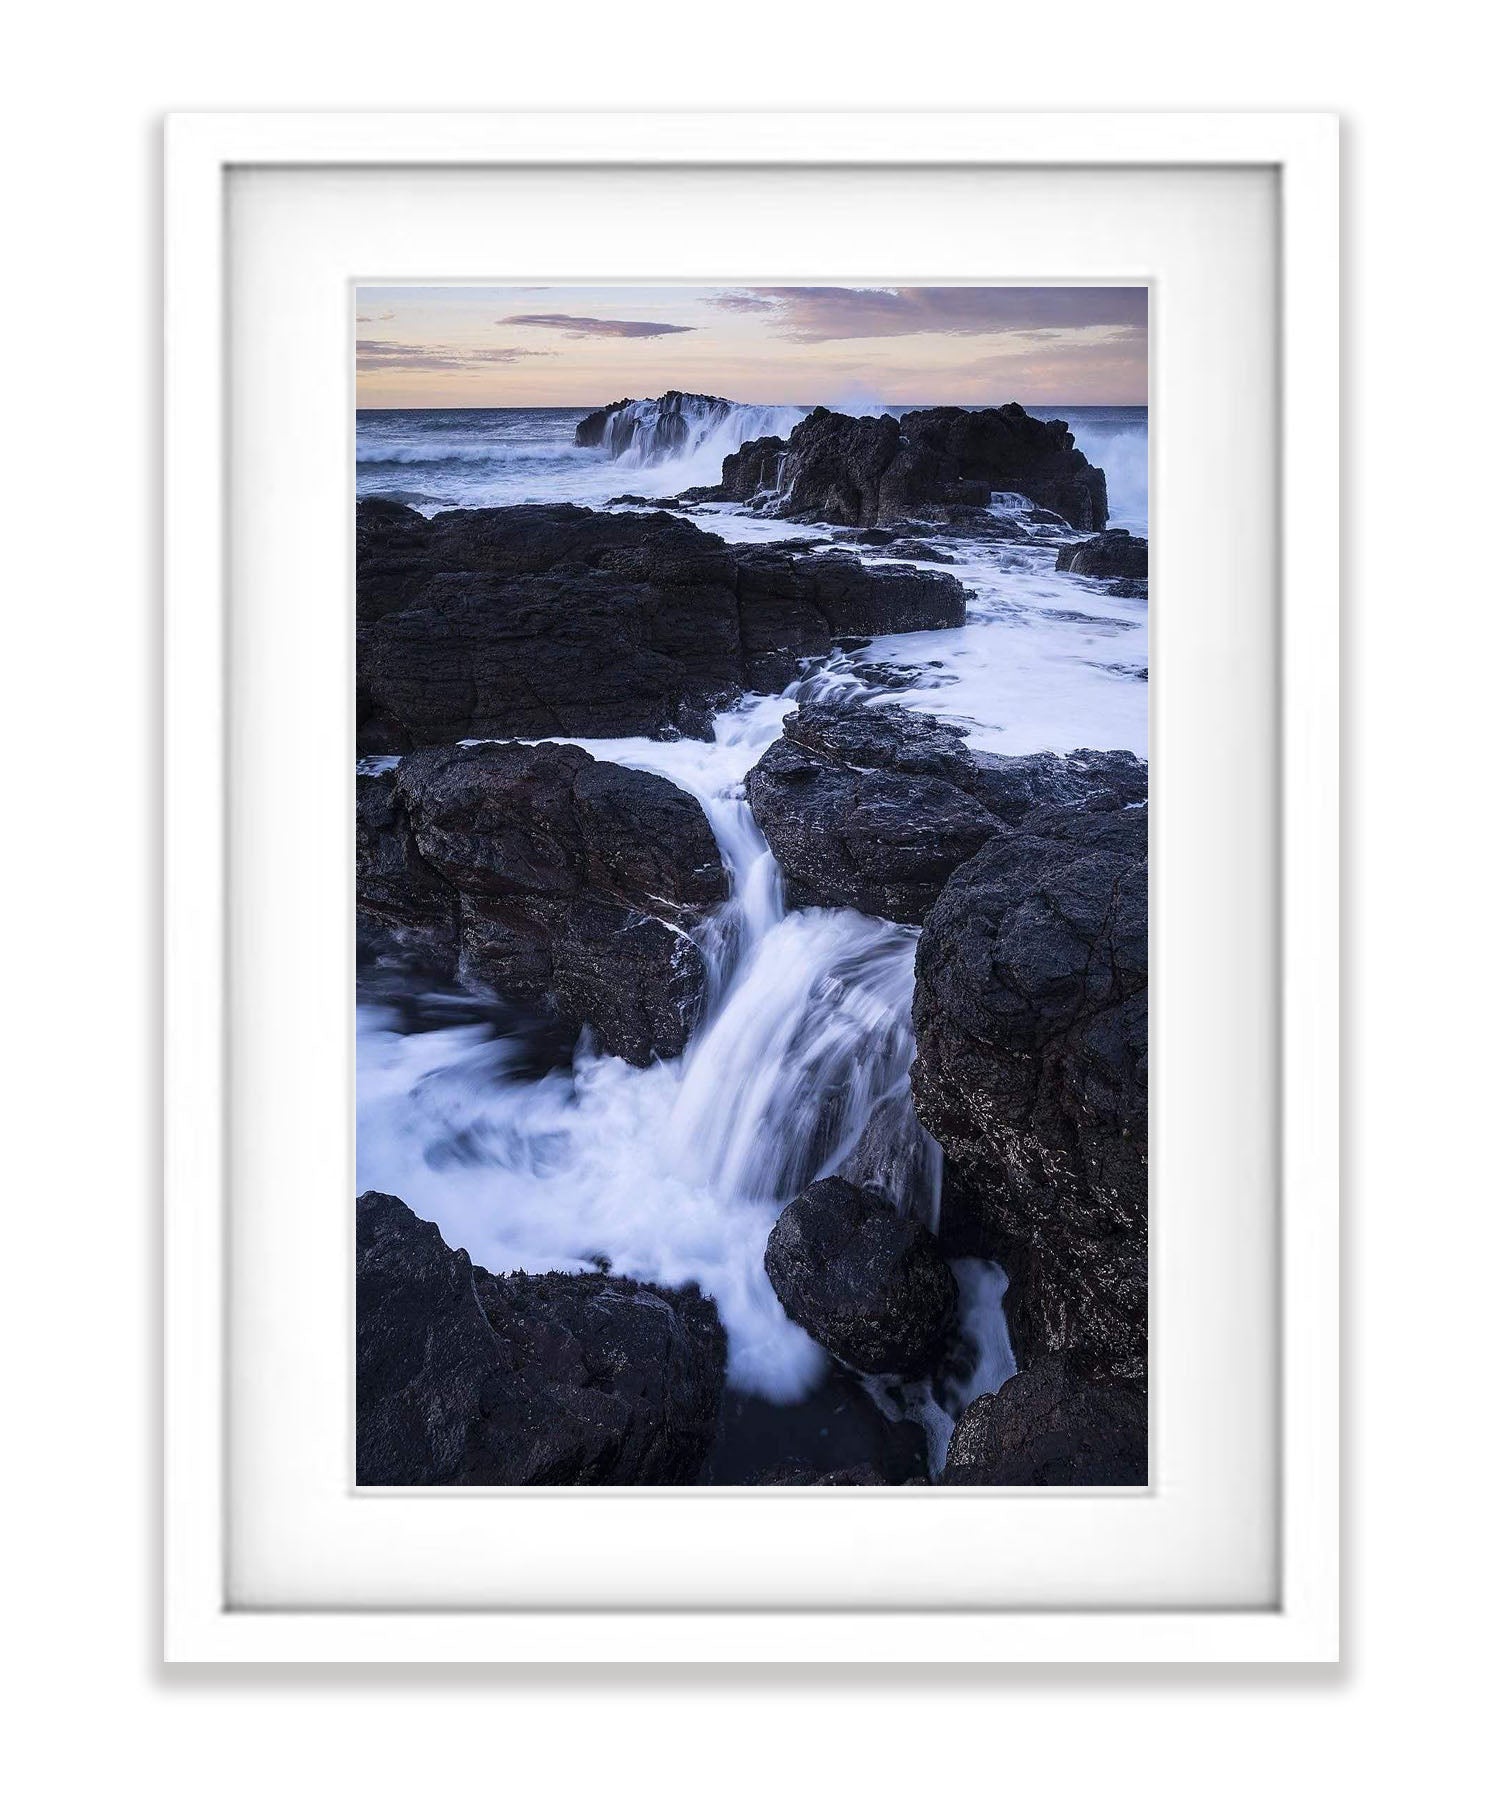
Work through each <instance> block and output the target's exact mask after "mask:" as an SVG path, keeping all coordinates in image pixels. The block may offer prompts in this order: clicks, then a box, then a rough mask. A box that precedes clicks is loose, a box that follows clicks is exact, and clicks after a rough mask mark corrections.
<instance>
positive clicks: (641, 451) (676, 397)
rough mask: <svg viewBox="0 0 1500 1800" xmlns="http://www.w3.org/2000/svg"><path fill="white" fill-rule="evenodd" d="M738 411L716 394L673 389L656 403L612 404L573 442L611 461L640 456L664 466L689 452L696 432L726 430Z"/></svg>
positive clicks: (583, 422)
mask: <svg viewBox="0 0 1500 1800" xmlns="http://www.w3.org/2000/svg"><path fill="white" fill-rule="evenodd" d="M734 410H735V405H734V402H733V401H732V400H724V399H721V398H720V396H719V395H717V394H684V393H683V392H681V390H680V389H677V388H668V390H667V391H666V393H664V394H660V395H658V396H657V397H656V398H655V399H654V400H651V399H646V400H612V401H611V402H610V403H609V405H608V406H605V407H601V408H600V409H599V411H598V412H593V413H590V414H589V415H588V417H587V418H584V419H580V420H579V422H578V424H577V425H576V426H575V427H574V428H573V442H574V443H575V444H578V445H580V446H581V447H583V448H584V449H596V448H597V449H603V450H605V451H607V452H608V454H609V455H610V456H612V457H621V456H624V455H625V453H626V452H627V451H635V452H636V453H637V456H638V457H639V460H640V461H641V462H645V463H655V462H664V461H665V460H666V459H667V458H668V457H670V456H675V455H676V454H677V453H678V451H680V450H682V449H683V448H685V446H686V445H687V444H688V442H689V441H690V440H691V438H692V435H693V432H694V431H695V430H708V429H711V428H712V427H713V426H714V425H716V424H721V423H722V422H723V421H724V420H725V419H727V418H728V417H729V415H730V414H731V413H732V412H733V411H734Z"/></svg>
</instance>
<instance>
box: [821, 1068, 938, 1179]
mask: <svg viewBox="0 0 1500 1800" xmlns="http://www.w3.org/2000/svg"><path fill="white" fill-rule="evenodd" d="M942 1169H943V1153H942V1151H941V1150H940V1149H939V1148H938V1145H937V1141H936V1139H935V1138H934V1137H933V1136H932V1133H931V1132H930V1131H928V1129H927V1127H926V1126H925V1125H924V1124H923V1123H922V1121H921V1120H920V1119H919V1118H918V1117H917V1112H916V1108H915V1107H914V1106H913V1105H912V1101H911V1091H910V1089H909V1088H905V1087H903V1088H902V1089H901V1091H900V1092H899V1093H895V1094H887V1095H886V1097H885V1098H884V1099H883V1100H881V1101H880V1102H878V1104H877V1105H876V1106H875V1107H874V1109H873V1110H872V1111H871V1113H870V1116H869V1118H868V1119H867V1120H866V1122H865V1128H864V1130H863V1131H861V1132H860V1134H859V1137H858V1138H857V1139H856V1140H855V1144H854V1148H853V1149H852V1150H851V1151H850V1152H849V1154H848V1155H847V1156H846V1157H845V1158H844V1160H843V1161H842V1162H841V1163H840V1164H839V1166H838V1168H837V1169H836V1170H835V1171H834V1172H835V1174H837V1175H839V1176H840V1177H841V1178H842V1179H843V1180H845V1181H847V1182H850V1183H852V1184H853V1185H854V1186H855V1187H858V1188H869V1189H873V1190H874V1192H876V1193H878V1194H883V1195H884V1196H885V1198H886V1199H887V1200H889V1201H890V1202H891V1204H892V1205H893V1206H899V1205H903V1204H910V1203H912V1202H914V1201H916V1200H917V1199H918V1198H919V1197H922V1196H929V1195H930V1196H936V1194H937V1193H938V1191H939V1186H940V1182H941V1179H942Z"/></svg>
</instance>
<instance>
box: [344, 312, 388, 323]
mask: <svg viewBox="0 0 1500 1800" xmlns="http://www.w3.org/2000/svg"><path fill="white" fill-rule="evenodd" d="M395 316H396V315H395V313H393V312H382V313H356V314H355V315H354V323H355V324H356V325H383V324H384V323H385V321H386V320H387V319H394V318H395Z"/></svg>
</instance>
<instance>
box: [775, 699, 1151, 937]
mask: <svg viewBox="0 0 1500 1800" xmlns="http://www.w3.org/2000/svg"><path fill="white" fill-rule="evenodd" d="M782 730H783V735H782V736H781V737H780V738H779V739H778V740H777V742H776V743H774V744H773V745H772V746H771V747H770V749H769V750H767V751H766V753H765V754H764V755H763V756H762V757H761V759H760V761H759V762H758V763H757V764H756V766H755V767H754V768H753V769H752V770H751V771H750V774H749V777H748V778H747V782H746V792H747V794H748V796H749V800H750V809H751V811H752V812H753V813H754V815H755V820H756V823H757V824H758V825H759V826H760V828H761V830H762V831H763V832H764V833H765V835H766V840H767V842H768V843H769V844H770V846H771V848H772V850H773V851H774V852H775V855H776V860H777V861H778V863H780V865H781V867H782V871H783V873H784V875H785V877H786V882H787V894H788V898H789V899H790V900H791V902H792V903H793V904H794V905H814V906H854V907H858V908H859V909H860V911H862V912H868V913H875V914H877V915H879V916H880V917H882V918H887V919H895V920H898V921H901V922H903V923H906V924H920V923H921V921H922V920H923V919H924V918H925V917H926V916H927V913H928V910H929V909H930V908H931V906H932V904H933V902H934V901H935V900H936V899H937V897H938V894H939V893H940V892H941V890H942V887H943V883H944V882H945V881H947V879H948V877H949V876H950V875H951V874H952V873H953V871H954V870H955V869H957V868H958V867H959V865H960V864H961V863H964V862H966V861H967V860H968V859H969V858H970V857H971V856H973V855H974V853H975V852H976V851H977V850H978V849H979V848H980V846H981V845H982V844H984V843H986V842H987V841H988V840H989V839H990V838H991V837H993V836H994V835H995V833H996V832H997V831H1001V830H1003V829H1004V828H1005V827H1006V826H1015V825H1019V824H1021V823H1022V822H1023V821H1024V820H1025V817H1026V815H1027V814H1028V813H1029V812H1031V811H1032V810H1033V809H1035V808H1037V807H1039V806H1050V805H1059V804H1068V803H1071V804H1082V805H1087V806H1089V807H1093V808H1099V809H1105V808H1111V807H1119V806H1121V805H1124V804H1126V803H1127V802H1129V801H1133V800H1140V799H1144V797H1145V793H1146V767H1145V764H1144V763H1142V762H1140V761H1139V760H1138V759H1137V758H1136V757H1134V756H1131V755H1130V754H1129V753H1128V752H1126V751H1093V750H1079V751H1075V752H1074V753H1073V754H1072V755H1071V756H1067V757H1058V756H1052V755H1050V754H1045V753H1043V754H1039V755H1034V756H991V755H987V754H984V753H981V752H974V751H971V750H970V749H969V747H968V745H967V744H966V743H965V742H964V739H963V734H962V732H961V731H960V730H959V728H958V727H957V726H955V725H949V724H947V723H945V722H943V721H940V720H937V719H933V718H929V717H928V716H927V715H926V714H923V713H919V712H913V711H911V710H910V709H908V708H906V707H904V706H869V705H862V704H860V703H858V702H850V701H815V702H810V703H808V704H806V705H803V706H801V707H799V708H798V710H797V711H796V712H794V713H792V714H790V715H789V716H788V718H787V720H786V722H785V724H784V726H783V728H782Z"/></svg>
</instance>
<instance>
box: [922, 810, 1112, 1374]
mask: <svg viewBox="0 0 1500 1800" xmlns="http://www.w3.org/2000/svg"><path fill="white" fill-rule="evenodd" d="M1024 827H1025V828H1024V830H1011V831H1007V832H1004V833H1000V834H997V835H996V836H995V837H993V838H992V839H991V840H990V841H989V842H988V843H987V844H986V845H985V846H984V848H983V849H982V850H980V851H979V853H978V854H977V855H976V856H974V857H973V858H972V859H971V860H970V861H969V862H967V863H965V864H964V866H963V867H962V868H961V869H959V870H958V871H956V873H955V874H954V875H953V876H952V877H951V879H950V880H949V881H948V883H947V885H946V886H945V888H944V889H943V892H942V895H941V896H940V898H939V899H938V901H937V904H936V905H935V906H934V907H933V908H932V911H931V913H930V914H929V916H928V919H927V924H926V927H925V929H924V930H923V933H922V937H921V940H920V942H919V944H918V947H917V965H916V970H917V980H916V992H915V997H914V1002H913V1013H912V1016H913V1025H914V1029H915V1033H916V1039H917V1055H916V1060H915V1062H914V1064H913V1068H912V1092H913V1096H914V1098H915V1101H916V1106H917V1111H918V1113H919V1114H920V1116H921V1118H922V1121H923V1123H924V1124H925V1125H926V1127H927V1129H928V1130H929V1131H930V1132H931V1133H932V1134H933V1136H934V1137H935V1138H936V1139H937V1141H938V1142H939V1143H940V1144H941V1145H942V1147H943V1151H944V1155H945V1173H944V1228H945V1235H947V1234H948V1233H949V1232H950V1231H953V1232H959V1231H961V1232H962V1233H963V1235H964V1237H965V1239H966V1240H967V1242H966V1244H965V1248H967V1249H969V1250H970V1251H977V1252H978V1253H980V1254H984V1255H987V1256H991V1257H993V1258H995V1259H996V1260H997V1261H999V1262H1000V1263H1001V1265H1002V1266H1003V1267H1004V1268H1005V1270H1006V1272H1007V1274H1008V1275H1009V1277H1010V1287H1009V1290H1008V1292H1007V1295H1006V1314H1007V1318H1008V1321H1009V1325H1010V1333H1011V1341H1012V1343H1013V1345H1014V1346H1015V1350H1016V1354H1017V1359H1018V1362H1019V1363H1020V1364H1021V1366H1022V1367H1023V1368H1024V1367H1027V1366H1030V1365H1031V1364H1032V1363H1034V1362H1035V1361H1037V1360H1038V1359H1039V1358H1040V1357H1041V1356H1043V1355H1045V1354H1047V1353H1049V1352H1053V1351H1067V1352H1068V1353H1069V1355H1070V1357H1071V1358H1072V1359H1073V1363H1074V1366H1075V1367H1076V1368H1077V1369H1079V1370H1080V1371H1081V1372H1083V1373H1086V1374H1092V1375H1109V1376H1112V1377H1115V1378H1118V1379H1122V1380H1126V1381H1130V1382H1135V1383H1143V1382H1144V1379H1145V1369H1146V1139H1147V1131H1146V1125H1147V1105H1146V1097H1147V1092H1146V1018H1147V985H1146V977H1147V935H1146V848H1147V826H1146V811H1145V808H1143V807H1124V808H1120V809H1117V810H1114V811H1109V812H1091V811H1088V810H1087V809H1085V808H1081V807H1078V806H1054V807H1038V808H1035V809H1033V810H1032V811H1031V812H1030V813H1028V814H1027V815H1025V818H1024ZM950 1219H951V1221H952V1224H951V1226H950ZM949 1244H950V1248H957V1247H958V1246H957V1244H956V1243H955V1242H954V1240H953V1238H952V1237H949Z"/></svg>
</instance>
